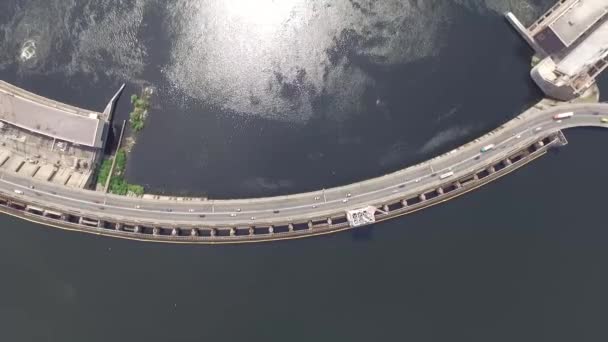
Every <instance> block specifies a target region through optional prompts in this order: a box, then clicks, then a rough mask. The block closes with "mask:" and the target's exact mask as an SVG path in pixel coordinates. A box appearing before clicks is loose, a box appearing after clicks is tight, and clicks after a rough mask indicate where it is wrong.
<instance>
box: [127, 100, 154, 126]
mask: <svg viewBox="0 0 608 342" xmlns="http://www.w3.org/2000/svg"><path fill="white" fill-rule="evenodd" d="M150 94H151V91H149V90H148V89H144V91H143V92H142V94H141V96H137V95H136V94H133V95H131V104H132V105H133V111H132V112H131V114H129V123H130V124H131V129H132V130H133V131H134V132H139V131H141V130H142V129H143V128H144V124H145V121H146V117H147V116H148V110H149V109H150Z"/></svg>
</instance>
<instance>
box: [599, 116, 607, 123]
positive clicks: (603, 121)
mask: <svg viewBox="0 0 608 342" xmlns="http://www.w3.org/2000/svg"><path fill="white" fill-rule="evenodd" d="M600 121H601V122H602V123H608V118H607V117H603V118H601V119H600Z"/></svg>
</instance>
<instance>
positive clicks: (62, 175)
mask: <svg viewBox="0 0 608 342" xmlns="http://www.w3.org/2000/svg"><path fill="white" fill-rule="evenodd" d="M71 175H72V173H71V172H70V171H69V170H66V169H64V168H60V169H59V170H57V172H55V175H54V176H53V178H52V179H51V181H52V182H53V183H55V184H59V185H66V184H67V183H68V180H69V179H70V176H71Z"/></svg>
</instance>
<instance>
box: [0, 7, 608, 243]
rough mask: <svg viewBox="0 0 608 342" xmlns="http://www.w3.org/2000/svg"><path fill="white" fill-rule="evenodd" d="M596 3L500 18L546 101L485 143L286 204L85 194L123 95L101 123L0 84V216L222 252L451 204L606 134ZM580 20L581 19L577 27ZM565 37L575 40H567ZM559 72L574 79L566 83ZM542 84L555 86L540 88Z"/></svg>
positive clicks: (607, 44)
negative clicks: (568, 134)
mask: <svg viewBox="0 0 608 342" xmlns="http://www.w3.org/2000/svg"><path fill="white" fill-rule="evenodd" d="M599 2H601V1H599ZM599 2H598V1H593V0H578V1H576V0H574V1H568V0H562V1H560V2H559V3H558V4H557V5H556V6H554V8H552V9H551V10H550V13H547V14H545V16H543V18H544V19H542V18H541V19H542V20H539V21H538V22H536V23H535V24H533V27H530V28H525V27H523V25H521V23H519V22H518V21H517V20H516V19H515V18H514V16H512V15H510V14H507V18H509V20H510V21H511V22H512V23H513V24H514V25H515V27H516V29H517V30H518V31H519V32H520V33H521V34H522V35H523V36H524V38H525V39H526V40H527V41H528V42H529V43H530V44H531V45H532V47H533V48H534V49H535V51H536V52H537V59H538V60H540V61H541V62H539V63H543V62H542V61H545V62H544V63H547V64H543V65H545V66H544V67H543V68H544V69H543V70H542V71H541V73H540V74H542V76H543V77H544V78H543V79H542V80H541V79H535V81H537V83H539V86H540V87H541V89H543V90H544V91H545V92H546V93H547V95H548V97H549V98H547V99H543V100H542V101H540V102H539V103H537V104H536V105H534V106H532V107H531V108H529V109H528V110H526V111H525V112H523V113H521V114H520V115H518V116H516V117H515V118H514V119H512V120H510V121H508V122H506V123H504V124H503V125H501V126H500V127H498V128H496V129H495V130H493V131H491V132H488V133H487V134H485V135H484V136H482V137H479V138H478V139H475V140H474V141H471V142H469V143H467V144H465V145H463V146H460V147H458V148H456V149H454V150H452V151H449V152H448V153H445V154H443V155H440V156H438V157H435V158H433V159H430V160H428V161H425V162H422V163H420V164H417V165H413V166H410V167H407V168H405V169H402V170H399V171H396V172H394V173H391V174H387V175H384V176H381V177H377V178H373V179H369V180H365V181H362V182H358V183H353V184H350V185H345V186H340V187H335V188H330V189H322V190H319V191H313V192H308V193H300V194H293V195H287V196H276V197H268V198H255V199H234V200H213V199H199V198H171V199H162V198H154V197H149V196H144V197H131V196H118V195H112V194H107V193H105V192H102V191H92V190H87V188H88V187H89V185H90V181H91V179H92V175H93V172H94V170H95V169H96V168H97V166H98V164H99V157H100V155H101V154H102V153H101V151H102V150H101V149H102V148H103V146H104V145H105V139H106V137H107V130H108V126H109V125H108V122H109V121H110V120H111V116H112V112H113V109H114V106H115V103H116V100H117V98H118V96H119V94H120V91H119V93H117V94H116V95H115V96H114V97H113V98H112V100H111V101H110V102H109V104H108V106H107V107H106V109H105V110H104V111H103V112H99V113H98V112H94V111H89V110H84V109H79V108H76V107H72V106H68V105H65V104H60V103H57V102H55V101H52V100H49V99H45V98H43V97H40V96H37V95H35V94H32V93H29V92H27V91H25V90H23V89H20V88H17V87H15V86H12V85H10V84H7V83H4V82H0V137H1V138H2V140H3V144H2V146H1V147H0V211H1V212H4V213H6V214H9V215H14V216H17V217H20V218H23V219H26V220H30V221H34V222H37V223H41V224H44V225H48V226H53V227H58V228H62V229H67V230H74V231H81V232H86V233H92V234H98V235H104V236H112V237H118V238H126V239H133V240H142V241H155V242H170V243H201V244H217V243H247V242H262V241H273V240H283V239H295V238H302V237H308V236H316V235H323V234H328V233H334V232H339V231H343V230H347V229H353V228H356V227H360V226H364V225H368V224H373V223H375V222H379V221H384V220H387V219H390V218H394V217H398V216H402V215H406V214H410V213H413V212H416V211H418V210H421V209H424V208H427V207H430V206H432V205H435V204H439V203H442V202H445V201H448V200H450V199H452V198H455V197H457V196H460V195H463V194H465V193H467V192H469V191H471V190H474V189H476V188H478V187H480V186H482V185H485V184H487V183H489V182H491V181H493V180H496V179H498V178H500V177H502V176H504V175H506V174H508V173H510V172H512V171H515V170H517V169H518V168H520V167H522V166H524V165H526V164H527V163H529V162H531V161H533V160H535V159H536V158H539V157H540V156H542V155H544V154H545V153H546V152H547V151H548V150H549V149H551V148H555V147H559V146H563V145H566V144H567V140H566V138H565V136H564V134H563V132H562V131H563V130H565V129H568V128H573V127H601V128H608V104H605V103H596V102H597V96H598V94H597V89H596V87H595V85H594V81H595V77H596V76H597V75H599V72H600V71H601V70H603V67H604V64H602V63H603V61H605V60H606V54H608V41H606V40H602V39H599V38H598V37H597V35H595V34H594V33H595V32H602V31H603V28H604V26H608V23H607V21H606V15H605V14H606V10H607V8H606V6H605V5H603V6H600V5H598V4H599ZM581 13H582V14H581ZM563 18H566V19H563ZM560 20H561V21H560ZM564 20H565V22H566V24H563V21H564ZM576 20H582V21H584V20H586V21H584V22H582V23H580V25H579V24H577V22H576ZM570 23H572V24H570ZM543 25H544V26H543ZM541 26H542V27H541ZM568 27H571V30H577V31H576V32H569V31H567V28H568ZM547 30H548V31H547ZM560 30H561V31H560ZM564 30H566V31H564ZM598 30H599V31H598ZM581 31H582V33H581ZM538 32H544V34H543V35H542V36H541V35H540V33H538ZM549 32H553V34H554V35H555V36H556V37H558V38H559V39H561V45H560V44H558V43H559V42H557V43H556V42H555V41H553V43H551V44H552V45H550V46H551V49H549V47H547V46H546V45H543V44H541V43H539V42H540V41H541V40H542V39H541V38H543V37H547V36H548V35H549V34H550V33H549ZM564 32H566V33H568V32H569V35H567V34H566V33H564ZM565 36H567V37H569V38H568V39H565V38H563V37H565ZM560 37H561V38H560ZM600 38H601V37H600ZM564 41H565V42H564ZM590 42H591V43H590ZM598 44H600V45H601V48H600V49H596V46H597V45H598ZM602 44H603V45H602ZM562 45H563V46H562ZM591 50H592V51H593V53H583V52H585V51H587V52H589V51H591ZM598 51H599V52H598ZM604 52H606V54H604ZM572 56H574V57H572ZM564 60H566V61H567V62H564ZM561 63H566V64H561ZM537 65H541V64H537ZM547 65H551V66H554V68H553V69H551V68H548V67H547ZM560 65H561V66H560ZM564 65H566V66H568V72H572V73H575V74H564V73H563V72H562V71H563V70H566V69H560V68H561V67H563V68H566V67H565V66H564ZM573 66H577V67H573ZM560 70H562V71H560ZM535 72H536V73H537V74H538V70H537V71H534V70H533V72H532V76H533V78H534V75H535ZM551 72H554V73H555V75H557V76H556V77H553V76H551V74H550V73H551ZM540 74H539V75H540ZM547 75H549V76H547ZM547 80H549V81H551V82H549V83H550V84H548V83H547V84H545V83H543V82H545V81H547ZM581 80H584V81H581ZM72 122H73V123H74V124H73V125H72Z"/></svg>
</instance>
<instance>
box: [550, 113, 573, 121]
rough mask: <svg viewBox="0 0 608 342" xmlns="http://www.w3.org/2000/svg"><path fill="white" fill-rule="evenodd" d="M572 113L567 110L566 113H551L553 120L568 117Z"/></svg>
mask: <svg viewBox="0 0 608 342" xmlns="http://www.w3.org/2000/svg"><path fill="white" fill-rule="evenodd" d="M573 115H574V113H573V112H568V113H559V114H555V115H553V120H562V119H567V118H570V117H572V116H573Z"/></svg>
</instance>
